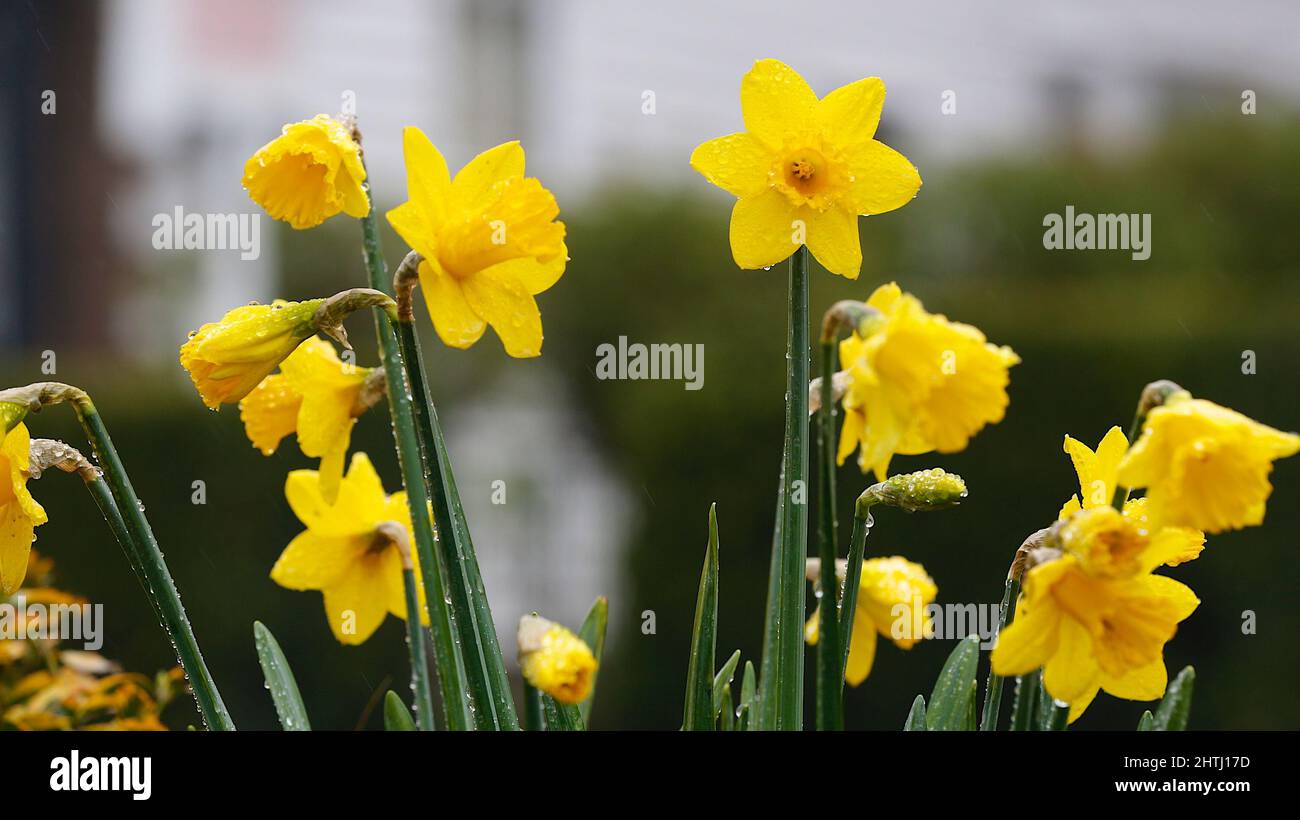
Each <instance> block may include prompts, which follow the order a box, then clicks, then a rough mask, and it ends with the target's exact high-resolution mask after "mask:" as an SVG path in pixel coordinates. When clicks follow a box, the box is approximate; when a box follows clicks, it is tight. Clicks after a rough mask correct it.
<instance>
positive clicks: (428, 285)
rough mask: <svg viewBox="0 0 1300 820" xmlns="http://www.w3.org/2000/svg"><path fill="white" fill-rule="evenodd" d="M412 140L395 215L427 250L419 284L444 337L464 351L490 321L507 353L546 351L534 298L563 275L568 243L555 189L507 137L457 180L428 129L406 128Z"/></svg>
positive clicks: (402, 231) (412, 241) (410, 238)
mask: <svg viewBox="0 0 1300 820" xmlns="http://www.w3.org/2000/svg"><path fill="white" fill-rule="evenodd" d="M403 142H404V146H405V153H406V188H407V197H408V201H406V202H404V203H402V204H401V205H399V206H397V207H396V208H394V209H393V210H391V211H389V212H388V221H389V223H391V224H392V226H393V228H394V229H395V230H396V231H397V233H398V234H399V235H400V236H401V237H402V239H404V240H406V243H407V244H408V245H410V246H411V248H412V249H414V250H416V251H417V252H419V254H420V255H421V256H422V257H424V259H423V261H421V262H420V267H419V273H420V286H421V287H422V288H423V289H424V298H425V303H426V304H427V305H428V308H429V315H430V316H431V317H432V318H433V327H434V329H435V330H436V331H437V332H438V338H440V339H442V341H443V343H445V344H447V345H449V346H451V347H456V348H461V349H464V348H468V347H470V346H471V345H473V344H474V343H475V342H477V341H478V340H479V337H481V336H482V335H483V331H484V330H485V329H486V328H487V326H488V325H491V326H492V329H493V330H495V331H496V333H497V336H499V337H500V338H501V343H502V344H503V345H504V346H505V349H506V353H508V354H510V355H511V356H515V357H530V356H539V355H541V352H542V316H541V313H539V312H538V310H537V302H536V300H534V299H533V297H534V296H535V295H537V294H539V293H541V292H542V291H544V290H546V289H547V288H549V287H550V286H551V285H554V284H555V283H556V281H557V280H558V279H559V278H560V276H561V275H562V274H563V273H564V266H565V264H566V262H567V261H568V251H567V249H566V248H565V245H564V223H562V222H558V221H556V216H558V215H559V213H560V209H559V206H558V205H556V203H555V197H554V196H553V195H552V194H551V192H550V191H548V190H546V189H545V188H543V187H542V184H541V183H540V182H538V181H537V180H536V179H533V178H531V177H525V176H524V149H523V148H522V147H521V146H520V145H519V143H518V142H507V143H505V144H503V145H498V146H497V147H495V148H492V149H490V150H487V151H484V152H483V153H481V154H479V155H478V156H477V157H475V158H474V159H472V160H470V163H469V164H468V165H466V166H465V167H464V168H463V169H461V171H460V172H459V173H458V174H456V177H455V178H454V179H453V178H452V177H451V175H450V174H449V172H448V171H447V162H446V160H444V159H443V158H442V154H440V153H439V152H438V149H437V148H435V147H434V145H433V143H432V142H430V141H429V138H428V137H426V136H425V135H424V132H422V131H421V130H420V129H418V128H407V129H406V130H405V132H404V135H403Z"/></svg>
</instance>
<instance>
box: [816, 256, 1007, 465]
mask: <svg viewBox="0 0 1300 820" xmlns="http://www.w3.org/2000/svg"><path fill="white" fill-rule="evenodd" d="M867 305H868V306H869V307H871V308H874V309H875V310H876V311H878V312H879V314H880V316H879V317H878V318H877V319H875V320H874V321H869V326H868V328H867V330H866V332H865V335H864V334H863V332H860V331H855V332H854V333H853V334H852V335H851V336H849V337H848V338H846V339H844V340H842V341H841V342H840V361H841V362H842V363H843V365H842V366H843V367H844V368H845V369H846V370H847V371H848V372H849V374H850V383H849V386H848V389H847V390H846V391H845V395H844V400H843V406H844V427H843V430H842V432H841V433H840V445H839V453H838V461H839V463H840V464H843V463H844V460H845V459H846V458H848V456H849V454H850V453H852V452H853V451H854V449H857V448H859V447H860V448H861V450H860V452H859V454H858V464H859V466H860V467H861V468H862V470H863V471H864V472H866V471H867V470H874V471H875V474H876V477H877V479H878V480H880V481H883V480H884V479H885V477H886V476H887V475H888V474H889V462H890V460H891V459H892V458H893V457H894V455H896V454H900V455H918V454H920V453H928V452H930V451H932V450H937V451H938V452H940V453H955V452H958V451H960V450H964V449H965V448H966V445H967V444H968V443H969V442H970V439H971V437H973V436H974V435H975V434H976V433H978V432H979V431H980V430H981V429H983V428H984V426H985V425H986V424H996V423H997V422H999V421H1001V420H1002V417H1003V415H1004V413H1005V412H1006V409H1007V405H1008V404H1009V402H1010V399H1009V398H1008V397H1007V385H1008V384H1009V383H1010V381H1011V377H1010V373H1009V372H1008V371H1009V370H1010V368H1011V367H1012V366H1013V365H1015V364H1017V363H1019V361H1020V357H1019V356H1017V355H1016V354H1015V352H1014V351H1012V350H1011V348H1009V347H1005V346H1004V347H997V346H995V345H992V344H989V343H988V341H987V340H986V339H985V338H984V334H983V333H981V332H980V331H979V330H978V329H976V328H974V327H971V326H970V325H964V324H959V323H957V322H950V321H948V319H947V318H945V317H944V316H941V315H937V314H930V313H927V312H926V311H925V308H924V307H923V306H922V305H921V302H920V301H919V300H918V299H917V298H916V297H915V296H912V295H911V294H908V293H903V291H902V290H901V289H900V288H899V287H898V285H897V284H894V283H892V282H891V283H889V284H887V285H881V286H880V287H878V288H876V290H875V292H874V293H872V295H871V298H870V299H868V300H867Z"/></svg>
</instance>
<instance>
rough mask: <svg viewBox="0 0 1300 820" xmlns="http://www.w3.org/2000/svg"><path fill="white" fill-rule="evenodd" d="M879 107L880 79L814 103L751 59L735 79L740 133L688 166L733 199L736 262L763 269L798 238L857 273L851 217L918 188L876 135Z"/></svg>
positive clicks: (709, 145)
mask: <svg viewBox="0 0 1300 820" xmlns="http://www.w3.org/2000/svg"><path fill="white" fill-rule="evenodd" d="M884 104H885V84H884V83H883V82H881V80H880V78H878V77H868V78H867V79H865V80H858V81H857V82H855V83H850V84H849V85H846V86H843V87H841V88H837V89H835V90H834V91H832V92H831V93H830V94H827V95H826V96H825V97H824V98H822V99H821V100H818V99H817V95H816V94H815V93H813V90H812V89H811V88H810V87H809V86H808V83H807V82H805V81H804V78H803V77H801V76H799V74H798V72H796V71H795V70H794V69H793V68H791V67H790V66H788V65H786V64H785V63H783V62H781V61H779V60H759V61H758V62H756V63H755V64H754V67H753V68H752V69H750V71H749V73H748V74H746V75H745V77H744V79H742V80H741V83H740V108H741V113H742V114H743V115H744V119H745V128H746V130H745V131H743V132H741V133H737V134H730V135H728V136H725V137H718V138H717V139H714V140H710V141H708V142H706V143H704V144H702V145H700V146H699V147H698V148H696V149H695V152H694V153H693V154H691V167H692V168H694V169H695V170H697V171H699V172H700V173H701V174H703V175H704V178H705V179H707V180H708V181H709V182H711V183H713V184H714V185H717V186H718V187H719V188H722V189H723V190H725V191H727V192H728V193H730V194H733V195H734V196H735V197H736V198H737V202H736V205H735V208H734V209H733V210H732V212H731V253H732V256H734V257H735V260H736V264H737V265H739V266H740V267H742V268H745V269H748V270H753V269H757V268H766V267H770V266H772V265H775V264H776V263H777V262H780V261H781V260H783V259H786V258H787V257H789V256H790V254H792V253H794V252H795V250H796V249H798V248H799V246H800V245H805V244H806V245H807V246H808V250H809V251H811V252H812V255H813V256H814V257H816V258H817V261H818V262H820V263H821V264H822V265H823V266H824V267H825V268H826V269H827V270H829V271H830V272H831V273H837V274H839V275H840V276H846V277H848V278H849V279H856V278H857V276H858V272H859V270H860V269H861V267H862V246H861V242H860V239H859V237H858V215H859V214H866V215H870V214H882V213H885V212H886V211H892V210H894V209H895V208H901V207H902V206H903V205H906V204H907V203H908V202H910V201H911V200H912V198H913V197H915V196H916V192H917V190H919V189H920V187H921V175H920V174H919V173H918V172H917V170H916V168H915V166H913V165H912V163H911V162H909V161H908V159H907V157H904V156H903V155H902V154H900V153H898V152H897V151H895V150H894V149H893V148H890V147H889V146H887V145H885V144H884V143H882V142H880V141H879V140H876V139H874V137H875V134H876V127H877V126H878V125H879V124H880V112H881V109H882V108H883V107H884Z"/></svg>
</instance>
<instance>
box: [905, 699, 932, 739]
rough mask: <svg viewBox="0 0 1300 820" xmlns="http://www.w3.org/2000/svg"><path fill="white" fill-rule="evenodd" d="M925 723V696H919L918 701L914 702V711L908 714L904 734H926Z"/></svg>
mask: <svg viewBox="0 0 1300 820" xmlns="http://www.w3.org/2000/svg"><path fill="white" fill-rule="evenodd" d="M925 730H926V723H925V695H917V696H916V700H914V701H912V709H911V711H909V712H908V713H907V722H906V723H904V724H903V731H904V732H924V731H925Z"/></svg>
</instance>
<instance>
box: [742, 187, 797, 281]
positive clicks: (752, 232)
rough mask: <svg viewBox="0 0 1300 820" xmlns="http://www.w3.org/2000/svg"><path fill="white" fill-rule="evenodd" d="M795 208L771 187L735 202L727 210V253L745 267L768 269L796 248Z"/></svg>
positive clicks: (749, 268)
mask: <svg viewBox="0 0 1300 820" xmlns="http://www.w3.org/2000/svg"><path fill="white" fill-rule="evenodd" d="M797 213H798V210H797V209H796V208H795V206H794V205H792V204H790V200H788V199H786V197H785V195H783V194H782V193H780V192H779V191H775V190H768V191H765V192H763V193H761V194H759V195H758V196H755V197H748V198H746V199H741V200H738V201H737V202H736V206H735V207H734V208H732V210H731V255H732V257H734V258H735V260H736V264H737V265H738V266H740V267H741V268H744V269H745V270H757V269H758V268H769V267H771V266H772V265H775V264H776V263H777V262H780V261H782V260H784V259H788V258H789V257H790V254H792V253H794V252H795V250H796V249H797V248H798V247H799V244H800V242H799V239H801V238H802V237H799V231H798V230H797V228H798V226H796V224H795V219H796V214H797Z"/></svg>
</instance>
